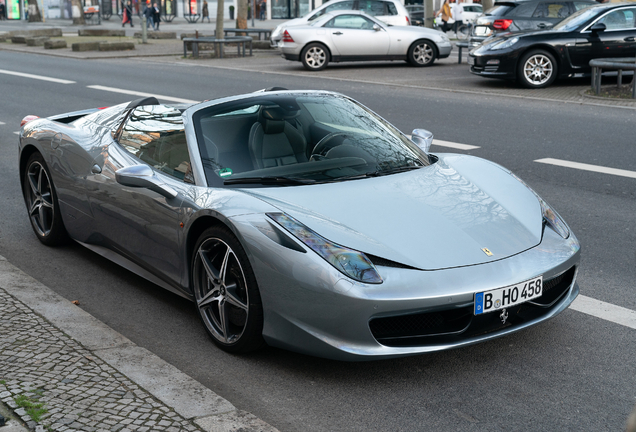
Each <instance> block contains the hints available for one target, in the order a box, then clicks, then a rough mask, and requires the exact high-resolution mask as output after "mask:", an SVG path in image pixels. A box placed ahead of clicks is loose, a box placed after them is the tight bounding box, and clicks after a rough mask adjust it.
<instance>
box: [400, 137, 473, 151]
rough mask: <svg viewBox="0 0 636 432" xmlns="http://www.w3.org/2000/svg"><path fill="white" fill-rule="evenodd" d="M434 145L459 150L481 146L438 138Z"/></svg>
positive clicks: (434, 140)
mask: <svg viewBox="0 0 636 432" xmlns="http://www.w3.org/2000/svg"><path fill="white" fill-rule="evenodd" d="M407 137H409V139H412V137H413V136H412V135H407ZM433 145H436V146H441V147H449V148H454V149H458V150H475V149H478V148H481V147H479V146H474V145H470V144H459V143H454V142H450V141H442V140H438V139H433Z"/></svg>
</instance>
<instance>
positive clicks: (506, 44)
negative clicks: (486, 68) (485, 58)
mask: <svg viewBox="0 0 636 432" xmlns="http://www.w3.org/2000/svg"><path fill="white" fill-rule="evenodd" d="M517 42H519V38H518V37H513V38H512V39H505V40H502V41H499V42H495V43H494V44H492V45H491V46H489V47H488V49H489V50H490V51H496V50H502V49H506V48H510V47H511V46H513V45H514V44H516V43H517Z"/></svg>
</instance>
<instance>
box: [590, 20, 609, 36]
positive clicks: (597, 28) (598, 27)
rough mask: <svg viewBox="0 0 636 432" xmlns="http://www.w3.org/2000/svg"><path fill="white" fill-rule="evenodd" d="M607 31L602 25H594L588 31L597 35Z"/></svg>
mask: <svg viewBox="0 0 636 432" xmlns="http://www.w3.org/2000/svg"><path fill="white" fill-rule="evenodd" d="M606 29H607V26H606V25H605V24H603V23H598V22H597V23H596V24H594V25H593V26H592V27H590V30H591V31H593V32H594V33H598V32H602V31H605V30H606Z"/></svg>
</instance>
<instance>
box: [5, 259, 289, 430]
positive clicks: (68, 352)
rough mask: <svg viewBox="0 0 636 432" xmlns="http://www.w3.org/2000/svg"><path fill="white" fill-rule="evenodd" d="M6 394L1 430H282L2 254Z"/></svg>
mask: <svg viewBox="0 0 636 432" xmlns="http://www.w3.org/2000/svg"><path fill="white" fill-rule="evenodd" d="M0 400H1V401H2V403H3V404H4V405H5V408H6V407H8V408H10V410H13V415H12V416H11V417H13V418H12V419H11V420H10V421H9V424H10V425H11V427H7V426H4V427H0V432H5V430H6V432H17V431H19V430H21V431H24V430H25V428H24V427H19V424H21V423H22V422H23V424H25V425H26V428H28V429H30V430H36V431H42V432H44V431H45V430H48V431H56V432H57V431H60V432H62V431H85V432H106V431H108V432H129V431H131V432H132V431H140V432H143V431H169V432H172V431H213V432H230V431H237V432H238V431H242V432H276V431H277V430H276V429H275V428H273V427H271V426H270V425H268V424H267V423H265V422H263V421H262V420H259V419H258V418H256V417H255V416H253V415H251V414H249V413H246V412H243V411H239V410H237V409H236V407H234V406H233V405H232V404H231V403H230V402H228V401H227V400H225V399H223V398H221V397H220V396H218V395H217V394H216V393H214V392H213V391H211V390H210V389H208V388H206V387H204V386H203V385H202V384H200V383H199V382H197V381H195V380H194V379H192V378H190V377H189V376H187V375H185V374H184V373H182V372H181V371H179V370H178V369H176V368H175V367H174V366H172V365H170V364H168V363H166V362H164V361H163V360H161V359H160V358H159V357H157V356H156V355H154V354H153V353H151V352H150V351H148V350H146V349H144V348H141V347H139V346H137V345H135V344H134V343H133V342H131V341H130V340H128V339H127V338H125V337H124V336H122V335H121V334H119V333H117V332H115V331H114V330H112V329H111V328H109V327H108V326H106V325H105V324H104V323H102V322H101V321H98V320H97V319H95V318H94V317H93V316H91V315H89V314H88V313H86V312H84V311H83V310H82V309H81V308H80V307H79V306H77V305H74V304H72V303H71V301H69V300H67V299H64V298H63V297H61V296H59V295H57V294H56V293H54V292H53V291H51V290H50V289H49V288H47V287H46V286H44V285H42V284H40V283H39V282H37V281H36V280H35V279H33V278H31V277H30V276H28V275H26V274H25V273H23V272H22V271H20V270H19V269H17V268H16V267H14V266H13V265H11V264H10V263H9V262H8V261H7V260H6V259H5V258H3V257H1V256H0ZM0 405H1V404H0ZM2 408H3V407H2V406H0V414H2V413H3V409H2ZM5 414H6V412H5ZM3 415H4V414H3ZM5 417H6V416H5ZM5 428H7V429H5Z"/></svg>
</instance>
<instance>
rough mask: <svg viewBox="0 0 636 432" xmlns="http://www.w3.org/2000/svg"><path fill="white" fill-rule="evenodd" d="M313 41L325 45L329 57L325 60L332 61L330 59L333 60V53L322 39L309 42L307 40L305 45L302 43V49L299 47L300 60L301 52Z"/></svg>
mask: <svg viewBox="0 0 636 432" xmlns="http://www.w3.org/2000/svg"><path fill="white" fill-rule="evenodd" d="M314 43H316V44H320V45H322V46H324V47H325V50H326V51H327V54H329V58H328V59H327V60H328V61H329V62H332V61H333V54H332V53H331V50H330V49H329V47H328V46H327V44H326V43H324V42H322V41H319V40H314V41H310V42H307V43H306V44H305V45H303V49H301V50H300V60H301V61H302V55H303V52H304V51H305V49H306V48H307V47H308V46H309V45H311V44H314Z"/></svg>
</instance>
